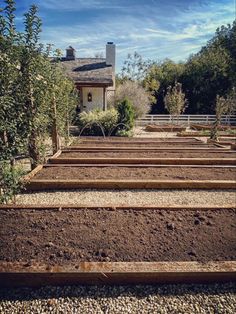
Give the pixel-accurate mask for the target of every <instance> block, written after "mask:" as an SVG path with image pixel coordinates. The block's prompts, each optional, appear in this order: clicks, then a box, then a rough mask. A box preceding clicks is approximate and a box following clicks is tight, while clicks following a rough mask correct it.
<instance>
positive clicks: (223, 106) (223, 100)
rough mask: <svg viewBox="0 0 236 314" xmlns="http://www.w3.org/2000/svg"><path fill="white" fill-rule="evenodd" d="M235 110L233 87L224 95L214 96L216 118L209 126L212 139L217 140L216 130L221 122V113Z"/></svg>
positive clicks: (234, 91)
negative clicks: (210, 126)
mask: <svg viewBox="0 0 236 314" xmlns="http://www.w3.org/2000/svg"><path fill="white" fill-rule="evenodd" d="M235 111H236V90H235V88H233V89H232V90H231V91H230V92H229V93H228V95H226V97H223V96H221V97H220V96H219V95H217V96H216V107H215V113H216V119H215V121H214V123H213V126H212V128H211V135H210V138H211V139H212V140H214V141H217V140H218V130H219V126H220V123H221V118H222V115H224V114H227V115H230V114H233V113H235Z"/></svg>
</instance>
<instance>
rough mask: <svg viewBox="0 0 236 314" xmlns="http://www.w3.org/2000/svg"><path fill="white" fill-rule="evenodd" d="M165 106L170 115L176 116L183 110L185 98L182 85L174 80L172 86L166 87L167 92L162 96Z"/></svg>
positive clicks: (185, 102) (185, 104) (185, 103)
mask: <svg viewBox="0 0 236 314" xmlns="http://www.w3.org/2000/svg"><path fill="white" fill-rule="evenodd" d="M164 102H165V107H166V109H167V110H168V112H169V113H170V115H172V116H177V117H179V115H180V114H181V113H183V112H184V110H185V108H186V106H187V99H186V98H185V94H184V93H183V92H182V85H181V84H180V83H178V82H175V85H174V86H173V87H171V86H169V87H168V88H167V93H166V96H165V98H164Z"/></svg>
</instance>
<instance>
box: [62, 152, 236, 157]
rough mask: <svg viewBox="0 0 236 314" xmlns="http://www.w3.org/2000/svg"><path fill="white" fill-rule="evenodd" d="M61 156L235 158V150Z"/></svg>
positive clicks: (71, 154)
mask: <svg viewBox="0 0 236 314" xmlns="http://www.w3.org/2000/svg"><path fill="white" fill-rule="evenodd" d="M61 158H236V152H235V153H233V152H228V153H226V152H214V153H210V152H209V153H208V152H199V151H196V152H188V151H186V152H184V151H183V152H175V151H168V152H167V151H158V152H152V151H151V152H145V151H141V152H140V153H137V152H122V151H121V152H114V151H113V152H107V151H105V152H99V151H95V152H82V151H81V152H76V151H75V152H73V151H71V152H62V153H61V155H59V157H58V159H61Z"/></svg>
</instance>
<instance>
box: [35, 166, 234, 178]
mask: <svg viewBox="0 0 236 314" xmlns="http://www.w3.org/2000/svg"><path fill="white" fill-rule="evenodd" d="M34 179H54V180H56V179H59V180H64V179H74V180H75V179H77V180H109V179H118V180H236V169H235V168H191V167H187V168H185V167H171V168H158V167H144V168H139V167H130V168H128V167H125V166H121V167H117V166H114V167H113V166H109V167H107V166H105V167H93V166H91V167H63V166H59V167H56V168H55V167H46V168H43V169H42V170H41V171H39V172H38V173H37V174H36V175H35V177H34Z"/></svg>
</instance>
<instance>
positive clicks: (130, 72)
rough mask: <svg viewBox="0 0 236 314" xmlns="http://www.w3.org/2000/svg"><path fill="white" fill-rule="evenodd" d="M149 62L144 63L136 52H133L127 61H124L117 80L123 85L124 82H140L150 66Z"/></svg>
mask: <svg viewBox="0 0 236 314" xmlns="http://www.w3.org/2000/svg"><path fill="white" fill-rule="evenodd" d="M150 62H151V61H144V60H143V58H142V56H141V55H140V54H139V53H138V52H136V51H135V52H134V54H133V55H131V54H130V53H129V54H128V56H127V59H126V60H125V61H124V64H123V67H122V70H121V75H120V76H118V78H117V80H118V82H119V80H120V81H121V82H122V83H123V82H124V81H127V80H129V81H141V80H143V78H144V77H145V75H146V71H147V69H148V68H149V66H150Z"/></svg>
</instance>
